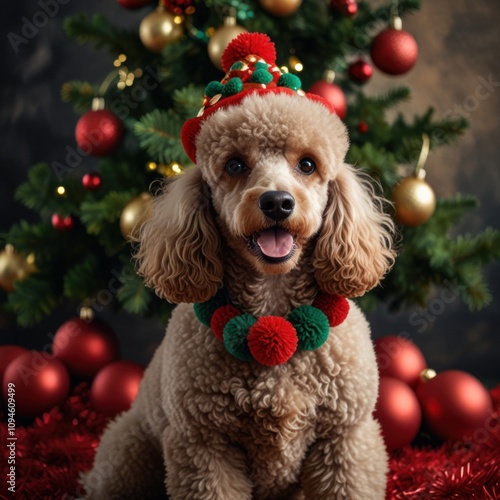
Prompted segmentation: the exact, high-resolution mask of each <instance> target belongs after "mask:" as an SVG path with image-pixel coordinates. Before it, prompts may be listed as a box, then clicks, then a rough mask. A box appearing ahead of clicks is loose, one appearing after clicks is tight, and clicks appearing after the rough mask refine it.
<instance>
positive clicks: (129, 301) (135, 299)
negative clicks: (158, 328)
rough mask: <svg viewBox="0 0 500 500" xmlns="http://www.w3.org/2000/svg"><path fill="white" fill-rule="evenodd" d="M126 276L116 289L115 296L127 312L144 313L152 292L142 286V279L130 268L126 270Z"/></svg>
mask: <svg viewBox="0 0 500 500" xmlns="http://www.w3.org/2000/svg"><path fill="white" fill-rule="evenodd" d="M126 276H127V280H126V281H124V283H123V285H122V286H121V287H120V289H119V290H118V293H117V298H118V300H119V301H120V302H121V304H122V305H123V308H124V309H125V310H126V311H128V312H129V313H132V314H145V313H146V312H147V310H148V307H149V305H150V303H151V299H152V297H153V294H152V292H151V290H149V289H148V288H146V287H145V286H144V283H143V281H142V279H141V278H140V277H139V276H137V275H136V274H135V273H134V272H133V269H132V268H130V269H129V270H128V271H127V273H126Z"/></svg>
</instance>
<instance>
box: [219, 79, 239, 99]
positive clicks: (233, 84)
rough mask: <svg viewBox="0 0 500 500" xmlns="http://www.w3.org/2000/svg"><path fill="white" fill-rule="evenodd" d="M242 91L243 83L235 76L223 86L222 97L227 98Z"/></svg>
mask: <svg viewBox="0 0 500 500" xmlns="http://www.w3.org/2000/svg"><path fill="white" fill-rule="evenodd" d="M242 90H243V81H242V80H241V78H239V77H237V76H235V77H234V78H231V80H229V81H228V82H227V83H225V84H224V89H223V91H222V95H223V96H225V97H228V96H230V95H234V94H237V93H238V92H241V91H242Z"/></svg>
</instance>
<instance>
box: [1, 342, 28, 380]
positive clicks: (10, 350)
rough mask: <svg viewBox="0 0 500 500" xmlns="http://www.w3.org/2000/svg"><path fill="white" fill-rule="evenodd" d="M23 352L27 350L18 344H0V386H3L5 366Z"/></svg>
mask: <svg viewBox="0 0 500 500" xmlns="http://www.w3.org/2000/svg"><path fill="white" fill-rule="evenodd" d="M25 352H28V350H27V349H25V348H24V347H21V346H19V345H2V346H0V387H3V376H4V373H5V370H6V369H7V366H9V364H10V363H11V362H12V361H14V359H16V358H17V357H19V356H20V355H21V354H24V353H25Z"/></svg>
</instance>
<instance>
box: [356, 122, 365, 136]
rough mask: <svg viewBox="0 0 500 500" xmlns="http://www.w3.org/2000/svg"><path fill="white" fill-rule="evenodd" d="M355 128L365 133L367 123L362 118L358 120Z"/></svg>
mask: <svg viewBox="0 0 500 500" xmlns="http://www.w3.org/2000/svg"><path fill="white" fill-rule="evenodd" d="M356 130H357V131H358V132H359V133H360V134H366V132H368V124H367V123H366V122H365V121H364V120H360V121H359V123H358V126H357V127H356Z"/></svg>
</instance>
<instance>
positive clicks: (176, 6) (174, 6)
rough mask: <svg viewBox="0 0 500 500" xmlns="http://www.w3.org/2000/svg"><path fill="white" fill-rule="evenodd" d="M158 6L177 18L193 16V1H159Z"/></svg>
mask: <svg viewBox="0 0 500 500" xmlns="http://www.w3.org/2000/svg"><path fill="white" fill-rule="evenodd" d="M160 5H161V6H162V7H165V8H166V9H167V10H169V11H170V12H172V14H176V15H178V16H180V15H182V14H186V15H191V14H194V12H195V10H196V9H195V8H194V6H193V0H160Z"/></svg>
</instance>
